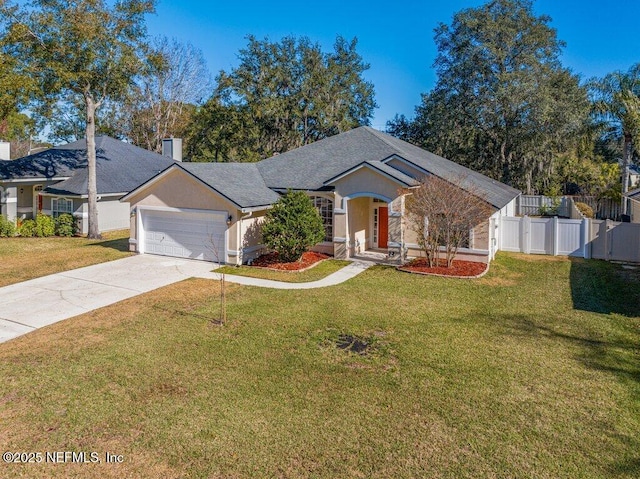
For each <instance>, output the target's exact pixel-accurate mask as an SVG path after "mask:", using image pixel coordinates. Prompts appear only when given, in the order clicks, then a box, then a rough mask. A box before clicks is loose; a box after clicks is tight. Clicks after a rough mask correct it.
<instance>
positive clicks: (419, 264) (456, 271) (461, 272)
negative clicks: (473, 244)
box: [400, 258, 487, 276]
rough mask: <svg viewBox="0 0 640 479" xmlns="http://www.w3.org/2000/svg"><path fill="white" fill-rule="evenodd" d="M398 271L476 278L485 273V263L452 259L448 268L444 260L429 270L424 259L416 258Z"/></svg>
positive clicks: (427, 263)
mask: <svg viewBox="0 0 640 479" xmlns="http://www.w3.org/2000/svg"><path fill="white" fill-rule="evenodd" d="M400 269H402V270H404V271H409V272H415V273H426V274H438V275H442V276H478V275H479V274H482V273H484V272H485V271H486V269H487V265H486V264H485V263H476V262H474V261H462V260H456V259H454V260H453V263H452V264H451V267H449V268H447V262H446V261H445V260H440V262H439V264H438V266H434V267H433V268H430V267H429V262H428V261H427V259H426V258H416V259H414V260H412V261H411V262H409V263H407V264H405V265H403V266H401V267H400Z"/></svg>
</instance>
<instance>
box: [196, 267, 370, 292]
mask: <svg viewBox="0 0 640 479" xmlns="http://www.w3.org/2000/svg"><path fill="white" fill-rule="evenodd" d="M373 264H374V263H371V262H368V261H354V262H352V263H351V264H349V265H347V266H345V267H344V268H342V269H340V270H338V271H336V272H335V273H331V274H330V275H329V276H327V277H325V278H322V279H319V280H317V281H310V282H308V283H286V282H284V281H272V280H269V279H258V278H250V277H248V276H236V275H234V274H225V277H224V278H225V281H229V282H230V283H237V284H242V285H245V286H258V287H261V288H274V289H313V288H324V287H327V286H334V285H336V284H340V283H344V282H345V281H347V280H348V279H351V278H353V277H354V276H356V275H358V274H360V273H362V272H363V271H364V270H365V269H367V268H368V267H370V266H372V265H373ZM198 277H199V278H211V279H214V278H215V279H220V275H219V274H216V272H215V271H213V272H211V273H209V274H208V275H206V276H204V275H202V276H198Z"/></svg>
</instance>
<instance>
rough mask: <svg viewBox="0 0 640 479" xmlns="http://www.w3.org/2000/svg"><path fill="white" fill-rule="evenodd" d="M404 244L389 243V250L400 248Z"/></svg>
mask: <svg viewBox="0 0 640 479" xmlns="http://www.w3.org/2000/svg"><path fill="white" fill-rule="evenodd" d="M401 246H402V243H398V242H397V241H387V248H400V247H401Z"/></svg>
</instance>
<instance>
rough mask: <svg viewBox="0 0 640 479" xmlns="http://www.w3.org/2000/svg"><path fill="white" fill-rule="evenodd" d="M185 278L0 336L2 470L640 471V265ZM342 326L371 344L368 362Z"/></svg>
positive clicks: (212, 473) (93, 473) (68, 473)
mask: <svg viewBox="0 0 640 479" xmlns="http://www.w3.org/2000/svg"><path fill="white" fill-rule="evenodd" d="M218 284H219V283H218V282H216V281H206V280H189V281H185V282H182V283H179V284H176V285H172V286H169V287H166V288H163V289H161V290H158V291H155V292H152V293H149V294H146V295H142V296H140V297H137V298H132V299H130V300H127V301H125V302H122V303H119V304H116V305H113V306H110V307H107V308H104V309H101V310H99V311H96V312H93V313H90V314H86V315H83V316H79V317H76V318H73V319H70V320H67V321H64V322H61V323H58V324H55V325H53V326H50V327H48V328H44V329H42V330H39V331H36V332H34V333H31V334H29V335H26V336H23V337H21V338H18V339H16V340H13V341H11V342H9V343H5V344H2V345H0V431H2V434H0V449H2V450H3V451H7V450H8V451H48V450H54V451H67V450H70V451H98V452H100V453H101V454H102V453H103V452H104V451H109V452H112V453H116V454H122V455H124V458H125V462H124V463H123V464H121V465H115V466H114V465H107V464H101V465H92V464H63V465H60V464H59V465H51V464H26V465H20V466H17V465H16V466H13V465H9V466H6V465H3V466H2V473H1V475H2V476H3V477H60V478H63V477H97V476H100V477H103V478H110V477H163V478H164V477H194V478H210V477H212V478H217V477H290V478H296V477H318V478H324V477H326V478H335V477H364V478H370V477H371V478H390V477H393V478H415V477H429V478H431V477H435V478H440V477H442V478H445V477H446V478H458V477H461V478H465V477H467V478H484V477H491V478H494V477H496V478H514V477H536V478H623V477H624V478H635V477H638V476H639V475H640V453H639V452H638V451H640V348H639V345H640V311H639V309H640V274H639V273H638V270H624V269H622V268H621V267H620V266H618V265H614V264H608V263H604V262H598V261H584V260H571V261H569V260H566V259H554V258H540V257H525V256H516V255H504V254H503V255H499V256H498V259H497V260H496V261H495V262H494V263H492V266H491V269H490V271H489V273H488V274H487V275H486V276H484V277H483V278H480V279H476V280H456V279H447V278H435V277H426V276H419V275H410V274H406V273H399V272H397V271H395V270H394V269H393V268H387V267H381V266H376V267H372V268H370V269H369V270H367V271H365V272H364V273H362V274H361V275H359V276H357V277H356V278H354V279H352V280H350V281H348V282H346V283H343V284H341V285H338V286H334V287H330V288H325V289H316V290H306V291H296V290H289V291H286V290H271V289H264V288H250V287H241V286H237V285H230V286H229V288H228V293H227V301H228V322H227V324H225V325H224V326H213V325H212V320H213V319H216V318H217V311H218V303H217V292H216V288H217V287H218ZM341 334H350V335H356V336H360V337H362V338H365V339H366V340H368V341H370V342H371V343H372V346H373V348H372V353H371V354H369V355H364V356H361V355H358V354H353V353H349V352H345V351H343V350H340V349H337V348H335V347H334V344H335V341H336V340H337V339H338V337H339V336H340V335H341Z"/></svg>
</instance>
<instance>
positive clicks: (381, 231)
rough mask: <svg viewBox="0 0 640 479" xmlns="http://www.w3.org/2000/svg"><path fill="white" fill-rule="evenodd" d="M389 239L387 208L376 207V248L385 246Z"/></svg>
mask: <svg viewBox="0 0 640 479" xmlns="http://www.w3.org/2000/svg"><path fill="white" fill-rule="evenodd" d="M388 239H389V208H387V207H386V206H381V207H380V208H378V248H386V247H387V240H388Z"/></svg>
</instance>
